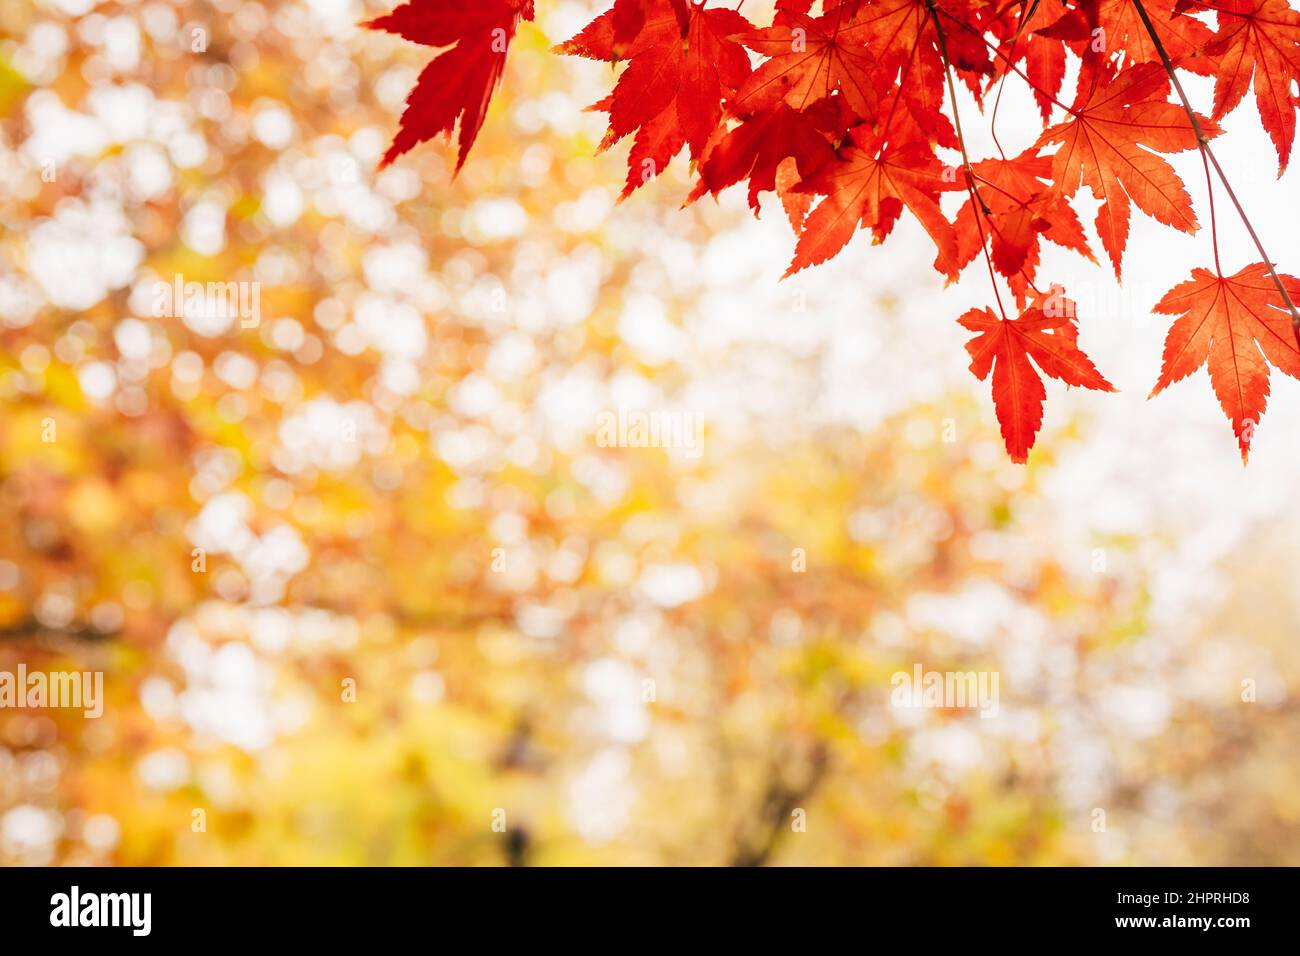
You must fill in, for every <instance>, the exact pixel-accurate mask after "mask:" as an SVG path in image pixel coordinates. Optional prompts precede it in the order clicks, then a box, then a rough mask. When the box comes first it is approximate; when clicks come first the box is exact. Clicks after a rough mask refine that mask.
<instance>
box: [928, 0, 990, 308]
mask: <svg viewBox="0 0 1300 956" xmlns="http://www.w3.org/2000/svg"><path fill="white" fill-rule="evenodd" d="M925 5H926V7H927V8H928V9H929V11H930V16H931V18H932V19H933V20H934V32H935V35H936V36H937V37H938V39H939V56H940V57H942V58H943V75H944V78H945V79H946V80H947V81H948V98H949V99H951V100H952V119H953V125H954V126H955V127H956V128H957V145H958V146H960V147H961V161H962V166H963V168H962V174H963V175H964V176H965V177H966V191H967V192H968V193H970V201H971V212H973V213H974V214H975V226H976V228H977V229H979V234H980V251H981V252H983V253H984V262H985V264H986V265H987V266H988V267H989V281H990V282H992V283H993V297H994V298H995V299H997V301H998V311H999V312H1001V313H1002V321H1003V322H1006V321H1007V310H1006V307H1005V306H1003V304H1002V293H1001V292H1000V291H999V290H998V277H997V273H996V272H994V271H993V257H992V256H990V255H989V246H988V239H987V238H986V237H985V235H984V223H983V222H982V221H981V220H980V213H981V212H982V213H983V214H984V215H985V216H988V215H989V207H988V206H986V205H985V204H984V200H983V199H982V198H981V197H980V194H979V191H978V190H977V189H976V188H975V171H974V169H973V168H972V167H971V163H970V156H969V155H967V153H966V137H965V135H964V134H963V133H962V130H961V111H960V110H959V109H958V108H957V88H956V86H954V85H953V82H952V66H951V64H949V62H948V42H947V40H946V39H945V38H944V35H943V27H942V25H940V23H939V11H938V10H937V9H935V6H934V0H925Z"/></svg>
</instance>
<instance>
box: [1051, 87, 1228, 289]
mask: <svg viewBox="0 0 1300 956" xmlns="http://www.w3.org/2000/svg"><path fill="white" fill-rule="evenodd" d="M1168 95H1169V77H1168V76H1167V75H1166V74H1165V71H1164V70H1163V69H1162V68H1161V67H1160V66H1159V65H1157V64H1154V63H1141V64H1138V65H1137V66H1132V67H1129V68H1128V69H1127V70H1124V71H1123V72H1121V73H1119V74H1118V75H1116V74H1114V73H1113V72H1111V70H1110V69H1109V68H1108V67H1106V66H1104V65H1102V66H1098V67H1097V68H1095V69H1084V70H1081V71H1080V74H1079V92H1078V95H1077V96H1076V97H1075V100H1074V105H1073V107H1071V110H1072V114H1073V115H1072V117H1071V119H1070V120H1068V121H1067V122H1064V123H1061V124H1059V125H1057V126H1053V127H1051V128H1050V129H1048V130H1045V131H1044V132H1043V135H1042V136H1040V137H1039V139H1038V145H1039V146H1040V147H1041V146H1048V145H1051V144H1054V143H1059V144H1060V147H1061V148H1060V149H1059V150H1057V151H1056V154H1055V155H1054V156H1053V157H1052V177H1053V179H1055V180H1056V184H1057V187H1058V188H1059V189H1060V190H1061V193H1062V195H1064V196H1065V197H1067V198H1068V197H1070V196H1072V195H1074V193H1075V192H1076V191H1077V190H1078V188H1079V184H1080V181H1082V182H1083V183H1086V184H1087V185H1088V187H1089V188H1091V189H1092V194H1093V195H1094V196H1095V197H1096V198H1097V199H1100V200H1101V203H1102V204H1101V208H1100V209H1098V210H1097V220H1096V226H1097V234H1098V235H1099V236H1100V237H1101V244H1102V246H1104V247H1105V249H1106V251H1107V252H1108V253H1109V254H1110V261H1111V263H1112V264H1113V265H1114V267H1115V275H1116V277H1118V276H1119V274H1120V262H1121V260H1122V258H1123V256H1124V247H1125V246H1126V245H1127V244H1128V228H1129V217H1130V212H1129V210H1130V205H1129V200H1130V199H1131V200H1132V201H1133V203H1135V204H1136V205H1137V207H1138V208H1139V209H1141V210H1142V211H1143V212H1145V213H1146V214H1147V215H1149V216H1151V217H1153V218H1154V219H1156V220H1158V221H1159V222H1162V223H1164V224H1165V225H1167V226H1173V227H1174V228H1175V229H1178V230H1179V231H1181V232H1195V231H1196V230H1197V229H1198V228H1200V225H1199V223H1197V221H1196V214H1195V213H1193V212H1192V199H1191V197H1190V196H1188V195H1187V190H1186V189H1185V188H1184V187H1183V181H1182V180H1181V179H1179V178H1178V174H1177V173H1175V172H1174V169H1173V167H1172V166H1170V165H1169V164H1168V163H1167V162H1165V161H1164V160H1163V159H1161V158H1160V157H1159V156H1157V155H1156V153H1155V152H1152V150H1158V151H1160V152H1162V153H1177V152H1180V151H1182V150H1187V149H1195V148H1196V133H1195V131H1194V130H1193V129H1192V125H1191V123H1190V121H1189V120H1188V118H1187V115H1186V113H1184V111H1183V109H1182V107H1181V106H1178V105H1176V104H1174V103H1169V102H1166V98H1167V97H1168ZM1197 119H1198V120H1199V121H1200V123H1201V128H1202V129H1203V130H1204V131H1205V134H1206V135H1207V136H1214V135H1216V134H1217V133H1218V132H1219V128H1218V127H1217V126H1216V125H1214V124H1213V123H1211V122H1210V121H1209V120H1208V119H1205V118H1204V117H1199V116H1198V117H1197Z"/></svg>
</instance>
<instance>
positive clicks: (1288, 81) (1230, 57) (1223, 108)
mask: <svg viewBox="0 0 1300 956" xmlns="http://www.w3.org/2000/svg"><path fill="white" fill-rule="evenodd" d="M1210 6H1213V7H1214V8H1215V9H1216V10H1217V11H1218V14H1219V30H1218V32H1217V33H1216V34H1215V35H1214V39H1213V40H1212V41H1211V42H1210V43H1209V44H1208V45H1207V46H1206V48H1205V49H1206V52H1207V53H1209V54H1211V55H1214V56H1219V57H1221V63H1220V68H1219V71H1218V76H1217V78H1216V79H1215V81H1214V118H1215V119H1216V120H1217V119H1222V118H1223V117H1224V116H1225V115H1226V114H1227V113H1228V112H1229V111H1231V110H1233V109H1235V108H1236V106H1237V104H1238V103H1240V102H1241V98H1242V97H1243V96H1245V95H1246V90H1247V89H1249V87H1250V82H1251V76H1252V75H1253V76H1254V80H1255V105H1256V106H1257V107H1258V108H1259V118H1260V121H1261V122H1262V123H1263V124H1264V129H1266V130H1268V135H1269V138H1271V139H1272V140H1273V145H1274V146H1275V147H1276V148H1277V159H1278V175H1279V176H1280V175H1281V174H1282V172H1283V170H1285V169H1286V165H1287V161H1288V160H1289V159H1290V157H1291V143H1292V141H1293V140H1294V139H1295V111H1296V106H1297V105H1298V104H1297V100H1296V97H1295V94H1294V93H1293V90H1294V88H1295V85H1296V84H1297V83H1300V13H1296V12H1295V11H1294V10H1292V9H1291V8H1290V7H1289V6H1288V5H1287V3H1286V2H1285V0H1218V2H1217V3H1213V4H1210Z"/></svg>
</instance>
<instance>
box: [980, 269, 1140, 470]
mask: <svg viewBox="0 0 1300 956" xmlns="http://www.w3.org/2000/svg"><path fill="white" fill-rule="evenodd" d="M1074 315H1075V304H1074V303H1073V302H1072V301H1070V300H1069V299H1067V298H1065V294H1064V290H1063V289H1062V288H1061V287H1060V286H1052V288H1051V289H1050V290H1049V291H1048V293H1047V294H1046V295H1041V296H1035V297H1034V299H1033V301H1032V302H1031V304H1030V305H1029V308H1027V309H1026V310H1025V311H1024V312H1022V313H1021V314H1020V316H1019V317H1018V318H1015V319H999V318H998V317H997V316H996V315H994V314H993V312H991V311H990V310H988V309H971V310H970V311H969V312H967V313H966V314H965V315H963V316H962V317H961V318H960V319H958V320H957V321H958V322H960V323H961V325H962V326H963V327H964V328H967V329H969V330H970V331H972V332H975V333H977V334H976V336H975V337H974V338H972V339H971V340H970V341H969V342H967V343H966V351H967V352H969V353H970V357H971V363H970V370H971V371H972V372H974V373H975V376H976V378H978V379H979V380H980V381H983V380H984V379H986V378H988V376H989V372H990V371H992V372H993V408H994V410H995V411H996V412H997V416H998V423H999V424H1000V425H1001V426H1002V441H1003V443H1004V444H1005V445H1006V446H1007V454H1009V455H1010V456H1011V460H1012V461H1014V462H1020V463H1023V462H1024V461H1025V459H1026V458H1027V457H1028V455H1029V449H1031V448H1033V447H1034V439H1035V438H1036V437H1037V435H1038V429H1039V428H1041V427H1042V424H1043V402H1044V401H1046V399H1047V392H1046V391H1045V390H1044V388H1043V380H1042V377H1041V376H1040V375H1039V374H1038V369H1041V370H1042V372H1043V373H1044V374H1045V375H1048V376H1050V377H1052V378H1054V379H1057V380H1059V381H1062V382H1065V384H1067V385H1079V386H1081V387H1083V388H1091V389H1096V390H1097V391H1102V392H1113V391H1115V387H1114V386H1113V385H1111V384H1110V382H1108V381H1106V379H1105V378H1103V377H1102V374H1101V373H1100V372H1099V371H1097V367H1096V366H1095V365H1093V364H1092V360H1091V359H1090V358H1088V356H1087V355H1085V354H1084V353H1083V352H1082V350H1080V348H1079V344H1078V330H1077V329H1076V327H1075V324H1074V322H1075V318H1074ZM1030 359H1032V360H1033V361H1032V362H1031V361H1030ZM1035 365H1037V366H1038V369H1035V368H1034V366H1035Z"/></svg>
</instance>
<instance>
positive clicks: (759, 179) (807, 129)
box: [690, 100, 838, 213]
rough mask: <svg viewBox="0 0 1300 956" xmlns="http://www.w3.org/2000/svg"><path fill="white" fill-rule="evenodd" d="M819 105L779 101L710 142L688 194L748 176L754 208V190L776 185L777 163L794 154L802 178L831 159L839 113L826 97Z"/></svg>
mask: <svg viewBox="0 0 1300 956" xmlns="http://www.w3.org/2000/svg"><path fill="white" fill-rule="evenodd" d="M820 105H821V109H818V110H808V111H805V112H799V111H797V110H793V109H791V108H790V107H789V106H786V105H785V104H784V103H780V102H778V103H777V104H776V105H775V106H773V107H771V108H769V109H767V110H766V111H764V112H762V113H760V114H758V115H757V116H754V117H751V118H750V119H747V120H745V121H744V122H743V123H741V124H739V125H738V126H737V127H736V128H735V129H732V130H730V131H729V132H727V133H726V135H725V136H723V137H722V138H721V140H720V141H719V142H718V143H717V145H716V146H714V147H712V148H711V149H710V150H709V152H708V157H707V158H706V159H705V160H704V163H703V164H702V165H701V166H700V170H699V172H700V181H699V183H698V184H697V185H696V187H695V190H694V191H693V192H692V193H691V196H690V198H691V200H695V199H698V198H699V197H700V196H702V195H704V194H705V193H706V192H707V193H713V194H714V195H717V193H719V192H721V191H722V190H723V189H726V188H727V187H728V186H731V185H733V184H734V183H738V182H740V181H741V180H742V179H746V178H748V179H749V205H750V208H751V209H753V210H754V212H755V213H757V212H758V194H759V193H760V192H763V191H766V190H771V189H775V188H776V173H777V169H778V167H780V165H781V163H782V162H783V161H784V160H786V159H793V160H794V162H795V166H796V169H797V170H798V173H799V177H800V178H801V179H807V178H809V177H811V176H812V175H813V174H814V173H815V172H817V170H819V169H820V168H821V167H823V166H825V165H826V164H827V163H830V162H834V160H835V151H834V150H833V149H831V145H830V139H829V137H830V135H832V131H833V130H834V128H835V124H836V121H837V119H838V115H837V111H836V110H835V109H834V106H833V104H832V103H831V102H830V101H829V100H823V101H822V103H821V104H820Z"/></svg>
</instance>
